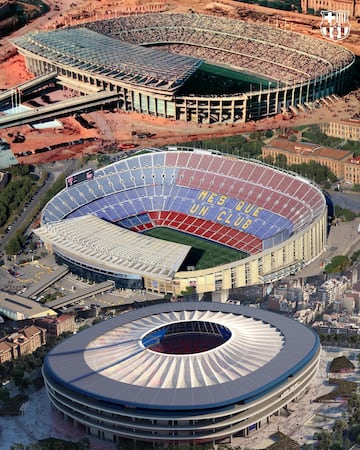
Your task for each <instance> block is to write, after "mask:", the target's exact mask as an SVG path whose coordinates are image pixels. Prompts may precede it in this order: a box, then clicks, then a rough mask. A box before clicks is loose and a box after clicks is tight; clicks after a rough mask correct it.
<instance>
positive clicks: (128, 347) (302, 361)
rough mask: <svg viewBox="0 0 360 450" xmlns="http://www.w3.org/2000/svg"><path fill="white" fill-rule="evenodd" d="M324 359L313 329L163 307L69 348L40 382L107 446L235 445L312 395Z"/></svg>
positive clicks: (237, 310)
mask: <svg viewBox="0 0 360 450" xmlns="http://www.w3.org/2000/svg"><path fill="white" fill-rule="evenodd" d="M320 351H321V347H320V343H319V338H318V336H317V335H316V334H315V333H314V332H313V331H312V330H311V329H310V328H307V327H305V326H304V325H302V324H300V323H298V322H296V321H293V320H292V319H289V318H286V317H283V316H281V315H277V314H274V313H269V312H268V311H264V310H257V309H254V308H247V307H240V306H236V305H229V304H222V303H206V302H196V303H167V304H161V305H156V306H151V307H146V308H141V309H139V310H135V311H131V312H128V313H126V314H122V315H120V316H118V317H116V318H114V319H111V320H108V321H105V322H102V323H100V324H98V325H96V326H93V327H91V328H89V329H87V330H85V331H83V332H81V333H80V334H78V335H76V336H73V337H71V338H69V339H67V340H66V341H63V342H62V343H61V344H60V345H58V346H57V347H55V348H54V349H53V350H52V351H51V352H50V353H49V354H48V355H47V357H46V360H45V363H44V366H43V375H44V380H45V386H46V389H47V393H48V396H49V399H50V401H51V403H52V405H53V406H54V407H55V409H56V410H58V411H59V412H60V413H61V414H62V415H63V416H64V418H66V419H68V420H69V421H71V422H72V423H73V424H74V426H76V427H79V426H80V427H84V429H85V430H86V432H88V433H90V434H92V435H94V436H96V437H99V438H101V439H107V440H111V441H113V442H115V443H121V442H122V438H128V439H132V440H139V441H150V442H154V443H155V442H160V443H178V444H185V443H187V444H189V443H191V444H195V443H201V442H211V443H213V444H214V445H215V444H217V443H230V444H231V443H233V440H234V438H236V437H237V436H247V435H248V434H249V433H251V432H253V431H255V430H259V429H261V428H262V427H263V426H265V425H266V424H268V423H269V421H270V418H271V416H273V415H279V414H280V413H281V410H282V408H286V407H287V406H288V405H289V404H290V403H291V402H292V401H294V400H297V399H298V398H300V397H301V396H302V395H303V394H304V393H305V392H306V391H307V390H308V389H309V386H310V384H311V382H312V380H313V378H314V376H315V374H316V371H317V368H318V364H319V356H320Z"/></svg>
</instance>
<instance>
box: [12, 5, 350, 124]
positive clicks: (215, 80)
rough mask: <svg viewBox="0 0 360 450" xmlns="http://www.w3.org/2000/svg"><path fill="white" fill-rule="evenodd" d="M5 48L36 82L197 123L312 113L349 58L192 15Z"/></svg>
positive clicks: (45, 36)
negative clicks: (111, 96) (48, 77)
mask: <svg viewBox="0 0 360 450" xmlns="http://www.w3.org/2000/svg"><path fill="white" fill-rule="evenodd" d="M11 42H12V43H13V45H15V47H16V48H17V49H18V51H19V52H20V53H21V54H22V55H23V56H24V58H25V62H26V65H27V68H28V70H29V71H30V72H32V73H33V74H35V75H37V76H41V75H43V74H46V73H49V72H56V73H57V74H58V77H59V79H61V80H62V83H66V82H68V83H70V85H71V87H72V88H76V89H78V90H79V91H80V92H82V91H83V92H86V93H89V92H94V91H95V92H96V91H99V92H100V91H112V92H114V93H117V94H118V97H117V100H116V104H115V107H116V108H119V109H122V110H125V111H137V112H141V113H144V114H149V115H153V116H156V117H165V118H169V119H173V120H182V121H191V122H195V123H199V124H202V123H204V124H211V123H235V122H247V121H251V120H258V119H261V118H264V117H270V116H274V115H277V114H280V113H288V112H291V113H294V114H296V113H297V112H298V111H303V110H305V109H308V110H311V109H312V108H314V107H315V106H314V102H316V101H318V100H319V99H322V98H325V97H328V98H330V99H331V98H332V96H333V95H335V94H341V93H343V92H344V90H345V88H346V82H347V78H348V75H349V70H350V68H351V67H352V65H353V63H354V61H355V57H354V54H353V53H352V52H351V51H349V50H347V49H345V48H344V47H342V46H340V45H336V44H332V43H329V42H325V41H323V40H319V39H314V38H311V37H308V36H304V35H301V34H298V33H294V32H292V31H286V30H280V29H277V28H272V27H269V26H265V25H259V24H253V23H247V22H244V21H240V20H234V19H226V18H222V17H214V16H210V15H200V14H194V13H193V14H170V13H169V14H168V13H163V14H161V13H160V14H159V13H154V14H142V15H136V16H126V17H120V18H116V19H109V20H104V21H95V22H89V23H85V24H82V25H81V26H78V27H69V28H63V29H58V30H53V31H40V32H39V31H37V32H31V33H27V34H25V35H23V36H20V37H16V38H14V39H11ZM245 75H246V77H247V80H248V81H247V82H244V77H245ZM298 108H299V109H298Z"/></svg>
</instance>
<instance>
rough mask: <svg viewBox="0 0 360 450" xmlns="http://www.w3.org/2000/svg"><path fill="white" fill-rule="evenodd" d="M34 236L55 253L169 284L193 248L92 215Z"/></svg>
mask: <svg viewBox="0 0 360 450" xmlns="http://www.w3.org/2000/svg"><path fill="white" fill-rule="evenodd" d="M34 233H36V234H37V235H38V236H39V237H40V238H41V239H43V240H44V241H45V242H49V243H50V244H51V245H52V246H53V248H54V249H55V250H58V251H60V253H62V254H65V255H67V256H69V257H70V258H72V259H74V260H76V261H78V262H79V261H80V262H81V261H83V262H84V263H85V264H86V265H88V264H91V265H92V266H94V267H98V268H101V269H103V270H109V271H111V272H117V273H121V272H127V273H132V274H138V275H141V276H144V275H147V276H150V277H156V278H160V279H165V280H169V281H170V280H172V278H173V276H174V274H175V272H177V271H178V270H179V268H180V266H181V264H182V262H183V261H184V259H185V257H186V255H187V254H188V252H189V251H190V249H191V247H190V246H189V245H183V244H176V243H173V242H167V241H163V240H161V239H156V238H152V237H150V236H144V235H142V234H140V233H135V232H133V231H130V230H127V229H125V228H122V227H119V226H117V225H114V224H112V223H109V222H106V221H105V220H102V219H99V218H98V217H96V216H93V215H91V214H88V215H85V216H82V217H76V218H73V219H68V220H64V221H61V222H54V223H51V224H46V225H44V226H43V227H41V228H37V229H36V230H34Z"/></svg>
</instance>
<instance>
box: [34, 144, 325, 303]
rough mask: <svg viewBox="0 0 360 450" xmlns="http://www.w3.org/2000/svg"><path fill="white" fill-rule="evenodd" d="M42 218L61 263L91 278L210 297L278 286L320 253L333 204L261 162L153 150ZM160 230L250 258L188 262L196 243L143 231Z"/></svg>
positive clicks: (68, 196)
mask: <svg viewBox="0 0 360 450" xmlns="http://www.w3.org/2000/svg"><path fill="white" fill-rule="evenodd" d="M77 178H78V179H79V177H77ZM72 179H73V178H72ZM41 224H42V226H41V227H40V228H37V229H35V230H34V232H35V233H36V234H37V235H38V236H39V237H40V238H41V239H42V240H43V241H44V242H45V245H46V246H47V248H48V249H49V250H50V251H51V252H53V253H54V254H55V256H56V259H57V261H58V262H59V263H61V264H66V265H68V266H69V269H70V270H71V271H72V272H74V273H77V274H78V275H80V276H83V277H85V278H88V279H92V280H94V281H97V282H99V281H104V280H109V279H110V280H114V282H115V285H116V287H118V288H128V289H144V290H146V291H148V292H152V293H161V294H172V295H179V294H180V293H181V292H183V291H186V290H187V288H189V287H192V288H193V289H195V290H196V292H197V293H198V294H199V295H200V296H201V295H202V294H204V293H206V292H218V293H220V295H224V296H225V297H226V298H227V297H228V295H229V293H230V292H231V290H232V289H236V288H239V287H242V286H249V285H255V284H266V283H270V282H272V281H274V280H277V279H280V278H282V277H284V276H286V275H289V274H292V273H294V272H296V271H297V270H298V269H300V268H301V267H303V266H304V265H306V264H308V263H309V262H310V261H312V260H314V259H315V258H316V257H318V256H319V255H320V254H321V252H322V251H323V250H324V248H325V245H326V239H327V205H326V200H325V198H324V195H323V193H322V191H321V190H320V189H319V188H318V187H317V186H316V185H314V184H312V183H310V182H309V181H308V180H306V179H304V178H302V177H300V176H298V175H296V174H292V173H288V172H285V171H281V170H279V169H276V168H274V167H272V166H268V165H265V164H263V163H261V162H258V161H255V160H245V159H239V158H235V157H234V156H231V155H227V156H226V155H218V154H212V153H211V152H207V151H203V150H196V149H187V150H185V149H182V151H178V150H171V151H156V152H154V151H149V153H146V154H144V153H142V154H140V155H135V156H132V157H130V158H127V159H123V160H120V161H118V162H116V163H114V164H111V165H109V166H106V167H104V168H101V169H98V170H96V171H95V172H94V174H93V175H92V176H91V178H89V179H85V181H82V182H78V183H75V184H72V185H69V186H68V187H67V188H65V189H64V190H62V191H61V192H60V193H59V194H57V195H56V196H55V197H53V198H52V200H50V201H49V203H48V204H47V205H46V206H45V208H44V209H43V211H42V218H41ZM156 227H167V228H171V229H175V230H179V231H181V232H183V233H187V234H190V235H193V236H198V237H201V238H202V239H206V240H209V241H212V242H215V243H219V244H222V245H223V246H226V247H230V248H233V249H236V250H238V251H239V255H240V252H244V253H245V255H247V256H246V257H245V258H243V259H238V260H236V261H233V262H231V263H227V264H223V265H219V263H218V264H216V258H215V257H214V265H213V267H208V268H203V269H195V267H188V266H187V265H186V256H187V254H188V252H189V250H190V248H189V247H188V246H187V245H181V244H174V243H170V242H165V241H163V240H159V239H155V238H151V237H150V236H144V235H143V234H141V233H142V232H143V231H145V230H149V229H151V228H156ZM184 264H185V265H184Z"/></svg>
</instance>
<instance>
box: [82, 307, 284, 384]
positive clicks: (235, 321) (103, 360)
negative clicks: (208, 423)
mask: <svg viewBox="0 0 360 450" xmlns="http://www.w3.org/2000/svg"><path fill="white" fill-rule="evenodd" d="M183 321H206V322H212V323H216V324H220V325H223V326H225V327H227V328H228V329H229V330H230V332H231V338H230V339H229V340H228V341H226V342H225V343H224V344H222V345H220V346H219V347H216V348H214V349H211V350H208V351H205V352H202V353H196V354H187V355H171V354H164V353H158V352H154V351H152V350H150V349H149V348H145V347H144V346H143V345H142V338H143V337H144V336H145V335H147V334H148V333H149V332H151V331H153V330H155V329H157V328H160V327H163V326H165V325H169V324H171V323H176V322H183ZM283 345H284V340H283V336H282V335H281V333H280V331H279V330H277V329H276V328H274V327H271V326H270V324H268V323H264V322H260V321H256V320H255V319H253V318H252V317H245V316H243V315H235V314H225V313H223V312H220V311H218V312H215V311H199V310H194V311H173V312H166V313H165V312H164V313H160V314H154V315H152V316H147V317H142V318H140V319H138V320H135V321H133V322H128V323H126V324H124V325H122V326H119V327H116V328H114V329H112V330H110V331H108V332H107V333H105V334H103V335H102V336H99V337H98V338H96V339H94V340H93V341H91V342H89V345H88V346H87V348H86V349H85V353H84V359H85V361H86V364H87V365H88V366H89V367H90V368H91V369H92V370H93V371H94V372H97V373H99V374H101V375H102V376H104V377H107V378H110V379H112V380H114V381H121V382H123V383H128V384H132V385H135V386H147V387H149V388H159V387H161V388H163V389H178V388H194V387H201V386H211V385H214V384H218V383H226V382H228V381H233V380H235V379H238V378H240V377H244V376H246V375H249V374H250V373H251V372H254V371H256V370H258V369H259V368H260V367H263V366H264V365H265V364H266V363H267V362H269V361H270V360H272V359H273V358H274V357H275V356H276V355H277V354H278V353H279V352H280V351H281V349H282V347H283ZM124 355H126V358H125V359H124V358H123V356H124ZM149 367H151V370H148V369H149Z"/></svg>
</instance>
